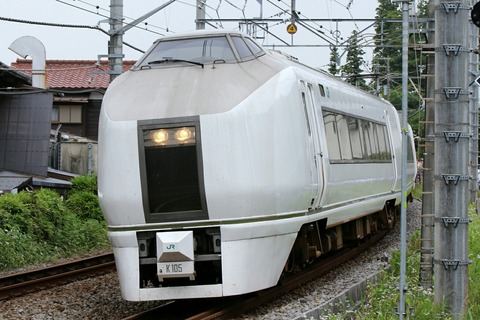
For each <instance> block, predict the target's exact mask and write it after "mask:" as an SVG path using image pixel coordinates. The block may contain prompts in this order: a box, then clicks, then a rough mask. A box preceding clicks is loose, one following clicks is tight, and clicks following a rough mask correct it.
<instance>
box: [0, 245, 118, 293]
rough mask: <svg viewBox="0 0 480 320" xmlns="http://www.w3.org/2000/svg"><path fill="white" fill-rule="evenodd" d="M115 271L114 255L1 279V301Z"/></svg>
mask: <svg viewBox="0 0 480 320" xmlns="http://www.w3.org/2000/svg"><path fill="white" fill-rule="evenodd" d="M113 270H115V261H114V258H113V254H112V253H107V254H103V255H98V256H95V257H90V258H86V259H79V260H75V261H72V262H68V263H62V264H58V265H54V266H50V267H46V268H41V269H35V270H32V271H26V272H22V273H15V274H11V275H6V276H1V277H0V301H1V300H5V299H9V298H13V297H18V296H21V295H24V294H27V293H31V292H35V291H39V290H43V289H46V288H51V287H54V286H57V285H61V284H66V283H69V282H72V281H76V280H80V279H85V278H87V277H91V276H93V275H98V274H103V273H106V272H111V271H113Z"/></svg>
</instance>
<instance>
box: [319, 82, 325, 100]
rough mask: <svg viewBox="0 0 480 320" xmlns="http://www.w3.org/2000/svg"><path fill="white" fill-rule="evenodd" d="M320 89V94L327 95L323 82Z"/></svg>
mask: <svg viewBox="0 0 480 320" xmlns="http://www.w3.org/2000/svg"><path fill="white" fill-rule="evenodd" d="M318 89H319V90H320V95H321V96H322V97H325V88H324V87H323V84H320V83H319V84H318Z"/></svg>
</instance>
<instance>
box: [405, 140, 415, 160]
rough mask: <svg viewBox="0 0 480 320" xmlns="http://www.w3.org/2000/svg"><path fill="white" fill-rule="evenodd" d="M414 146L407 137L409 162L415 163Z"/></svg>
mask: <svg viewBox="0 0 480 320" xmlns="http://www.w3.org/2000/svg"><path fill="white" fill-rule="evenodd" d="M413 150H414V148H413V145H412V140H411V139H410V137H407V162H414V161H415V157H414V156H413Z"/></svg>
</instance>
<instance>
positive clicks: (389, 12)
mask: <svg viewBox="0 0 480 320" xmlns="http://www.w3.org/2000/svg"><path fill="white" fill-rule="evenodd" d="M428 15H429V13H428V0H421V1H419V2H418V6H417V13H416V16H417V17H428ZM375 19H377V25H376V28H375V36H374V38H373V39H374V43H375V49H374V52H373V61H372V65H373V66H374V71H375V72H376V73H377V74H379V77H378V78H377V79H375V80H374V82H375V83H374V85H375V86H376V87H379V88H381V87H383V86H387V87H388V88H389V90H388V91H387V92H388V93H387V94H385V93H384V94H383V96H384V98H386V99H387V100H389V101H390V102H391V103H392V104H393V105H394V106H395V108H397V109H398V110H400V109H401V108H402V80H401V79H402V72H403V70H402V10H401V5H400V3H399V2H394V1H392V0H378V7H377V9H376V16H375ZM427 27H428V26H427V25H426V24H425V23H423V24H418V23H417V24H415V29H419V30H420V29H421V30H426V29H427ZM425 40H426V38H425V34H419V33H417V34H410V35H409V46H410V47H417V48H420V44H421V43H424V42H425ZM426 64H427V62H426V56H425V55H422V54H421V51H420V50H409V52H408V76H409V79H410V81H409V87H408V109H409V122H410V124H411V125H412V128H413V130H414V132H415V133H416V134H418V133H419V123H420V121H421V120H422V119H423V116H424V115H423V112H419V108H420V106H421V105H422V101H421V97H423V96H425V93H424V88H425V86H426V81H425V80H420V79H421V77H420V76H421V72H422V71H423V70H424V66H425V65H426ZM412 83H415V85H413V84H412Z"/></svg>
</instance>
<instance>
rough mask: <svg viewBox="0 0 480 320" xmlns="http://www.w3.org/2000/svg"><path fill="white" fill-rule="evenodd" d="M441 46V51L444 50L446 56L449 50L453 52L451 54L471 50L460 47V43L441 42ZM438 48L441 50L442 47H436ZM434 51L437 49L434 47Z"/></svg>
mask: <svg viewBox="0 0 480 320" xmlns="http://www.w3.org/2000/svg"><path fill="white" fill-rule="evenodd" d="M442 47H443V51H445V54H446V55H447V56H449V55H450V53H451V52H453V54H454V55H456V56H457V55H458V53H459V52H460V51H462V52H471V51H472V50H470V49H465V48H462V45H461V44H443V45H442ZM438 50H440V51H441V50H442V49H440V48H438ZM435 51H437V49H435Z"/></svg>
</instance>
